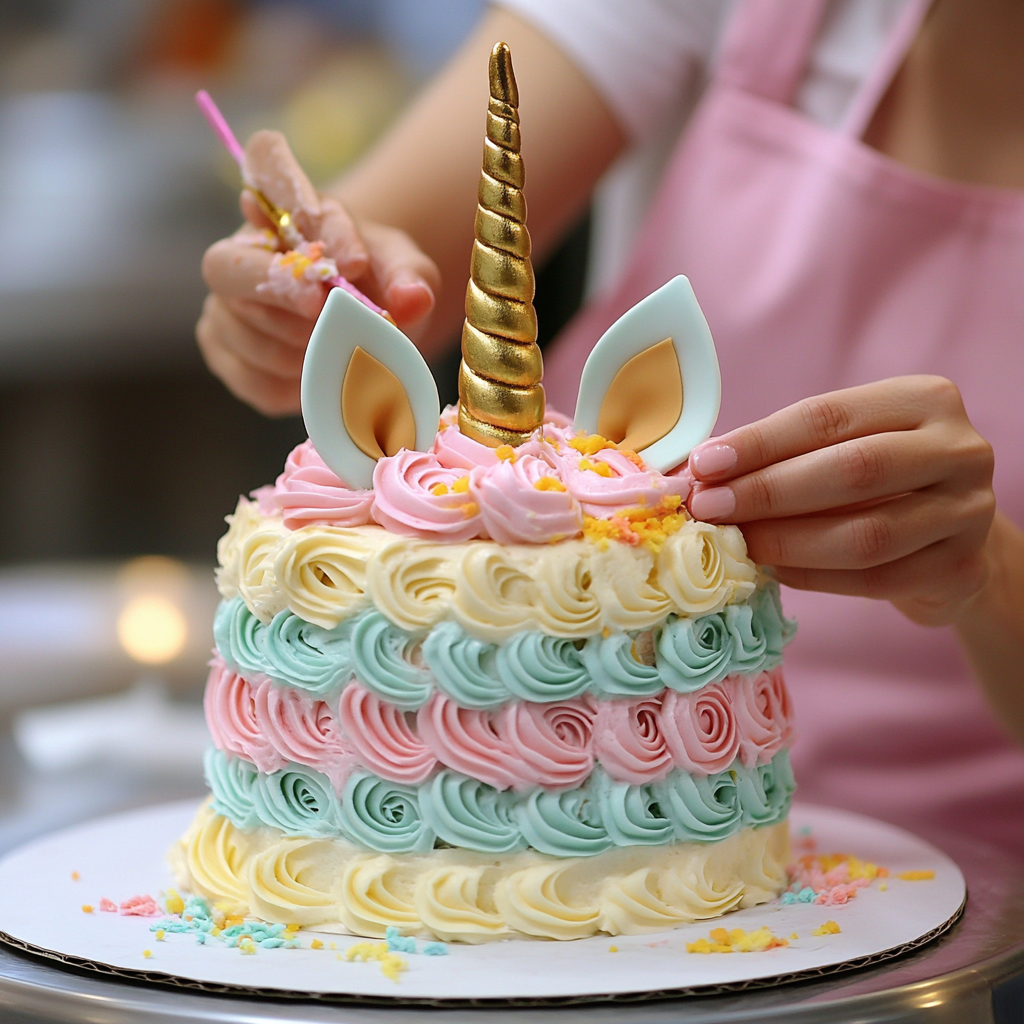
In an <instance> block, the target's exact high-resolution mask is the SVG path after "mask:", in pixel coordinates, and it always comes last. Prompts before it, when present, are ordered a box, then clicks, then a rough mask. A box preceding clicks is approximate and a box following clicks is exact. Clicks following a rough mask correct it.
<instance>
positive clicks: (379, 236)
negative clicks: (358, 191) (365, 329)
mask: <svg viewBox="0 0 1024 1024" xmlns="http://www.w3.org/2000/svg"><path fill="white" fill-rule="evenodd" d="M362 229H363V236H364V238H365V239H366V242H367V246H368V249H369V253H370V267H369V277H370V278H371V279H372V288H373V290H374V291H375V292H376V294H373V293H372V292H371V294H370V297H371V298H372V299H374V301H376V302H379V303H380V304H381V305H382V306H384V307H385V308H386V309H387V310H388V312H390V313H391V315H392V316H393V317H394V318H395V321H396V322H397V323H398V324H399V326H408V325H411V324H415V323H417V322H418V321H420V320H422V319H424V318H425V317H426V316H428V315H429V314H430V312H431V311H432V310H433V308H434V303H435V297H436V294H437V292H438V290H439V289H440V287H441V274H440V272H439V271H438V269H437V266H436V265H435V264H434V261H433V260H432V259H430V257H429V256H427V255H426V253H424V252H423V250H422V249H420V248H419V246H418V245H416V243H415V242H414V241H413V240H412V239H411V238H410V237H409V236H408V235H407V234H406V233H405V232H404V231H398V230H396V229H395V228H388V227H384V226H383V225H379V224H363V225H362Z"/></svg>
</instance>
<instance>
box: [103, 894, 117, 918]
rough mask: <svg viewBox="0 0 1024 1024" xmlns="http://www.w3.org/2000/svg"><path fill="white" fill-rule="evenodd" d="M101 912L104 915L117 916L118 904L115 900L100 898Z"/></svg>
mask: <svg viewBox="0 0 1024 1024" xmlns="http://www.w3.org/2000/svg"><path fill="white" fill-rule="evenodd" d="M100 910H102V911H103V913H104V914H116V913H117V904H116V903H115V902H114V901H113V900H108V899H107V897H106V896H102V897H100Z"/></svg>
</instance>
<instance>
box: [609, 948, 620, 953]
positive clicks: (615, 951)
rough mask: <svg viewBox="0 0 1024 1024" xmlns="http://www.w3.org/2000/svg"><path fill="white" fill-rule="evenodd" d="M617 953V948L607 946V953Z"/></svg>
mask: <svg viewBox="0 0 1024 1024" xmlns="http://www.w3.org/2000/svg"><path fill="white" fill-rule="evenodd" d="M618 951H619V947H618V946H609V947H608V952H609V953H618Z"/></svg>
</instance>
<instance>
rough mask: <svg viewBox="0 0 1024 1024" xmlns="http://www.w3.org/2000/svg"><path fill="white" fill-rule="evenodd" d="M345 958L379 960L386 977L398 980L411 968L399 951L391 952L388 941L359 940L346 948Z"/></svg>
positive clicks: (364, 960) (365, 960)
mask: <svg viewBox="0 0 1024 1024" xmlns="http://www.w3.org/2000/svg"><path fill="white" fill-rule="evenodd" d="M345 959H346V960H362V961H363V962H364V963H366V962H369V961H370V960H379V961H380V969H381V973H382V974H383V975H384V977H385V978H390V979H391V980H392V981H396V982H397V981H398V976H399V975H400V974H401V973H402V971H405V970H408V968H409V964H408V962H407V961H406V960H404V959H402V957H400V956H399V955H398V954H397V953H393V952H391V950H389V949H388V944H387V943H386V942H357V943H355V945H352V946H349V947H348V949H347V950H345Z"/></svg>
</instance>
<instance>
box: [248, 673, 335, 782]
mask: <svg viewBox="0 0 1024 1024" xmlns="http://www.w3.org/2000/svg"><path fill="white" fill-rule="evenodd" d="M253 703H254V706H255V713H256V723H257V725H258V726H259V728H260V730H261V731H262V733H263V735H264V736H266V738H267V739H268V740H269V741H270V743H271V744H272V745H273V747H274V749H275V750H276V751H277V752H278V753H279V754H280V755H281V756H282V757H283V758H284V759H285V760H286V761H295V762H296V763H297V764H304V765H306V766H307V767H309V768H313V769H314V770H316V771H318V772H322V773H323V774H324V775H326V776H327V777H328V778H329V779H330V780H331V783H332V785H333V786H334V788H335V790H337V791H338V792H340V791H341V789H342V788H343V787H344V785H345V779H346V778H348V775H349V772H351V770H352V768H353V767H354V766H355V754H354V752H353V750H352V749H351V748H350V747H349V746H348V745H347V744H346V743H345V741H344V739H343V737H342V735H341V730H340V729H339V728H338V722H337V720H336V719H335V717H334V714H333V713H332V712H331V708H330V705H328V704H327V702H326V701H322V700H316V699H315V698H312V697H310V696H309V695H308V694H305V693H302V692H300V691H299V690H294V689H292V688H291V687H288V686H274V685H273V684H271V685H269V686H264V685H261V686H258V687H257V688H256V690H255V691H254V692H253Z"/></svg>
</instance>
